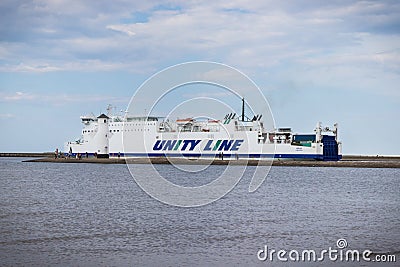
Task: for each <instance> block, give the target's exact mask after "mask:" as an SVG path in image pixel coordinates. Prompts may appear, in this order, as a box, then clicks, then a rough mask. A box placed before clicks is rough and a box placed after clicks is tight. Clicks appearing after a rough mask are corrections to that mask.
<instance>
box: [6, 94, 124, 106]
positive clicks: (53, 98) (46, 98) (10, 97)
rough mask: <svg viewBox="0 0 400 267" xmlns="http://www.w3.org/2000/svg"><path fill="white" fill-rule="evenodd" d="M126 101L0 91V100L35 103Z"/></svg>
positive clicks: (105, 97)
mask: <svg viewBox="0 0 400 267" xmlns="http://www.w3.org/2000/svg"><path fill="white" fill-rule="evenodd" d="M104 101H109V102H110V103H127V102H128V101H129V97H116V96H106V95H83V94H82V95H76V94H75V95H73V94H65V93H63V94H53V95H49V94H34V93H26V92H15V93H3V92H0V102H13V103H15V102H30V103H36V104H43V103H47V104H51V105H56V106H60V105H65V104H70V103H87V102H104Z"/></svg>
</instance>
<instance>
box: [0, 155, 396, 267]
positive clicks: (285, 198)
mask: <svg viewBox="0 0 400 267" xmlns="http://www.w3.org/2000/svg"><path fill="white" fill-rule="evenodd" d="M22 160H24V159H22V158H0V188H1V189H0V265H1V266H210V265H212V266H232V265H233V266H253V265H256V266H271V265H287V264H288V262H289V264H290V265H302V266H309V265H313V266H314V265H315V266H321V265H333V266H376V265H377V263H376V262H365V261H362V260H360V261H359V262H354V261H353V262H345V261H344V260H342V261H340V259H337V260H336V261H332V260H330V259H329V258H328V256H327V255H325V258H324V259H323V261H322V262H307V261H300V260H299V261H293V260H290V259H288V254H286V259H287V261H288V262H284V261H282V260H279V259H278V258H277V255H276V254H275V255H272V256H273V257H274V258H273V259H272V260H271V258H268V259H266V260H265V261H261V260H260V259H259V256H264V252H263V251H264V250H265V248H266V247H267V248H268V250H269V252H270V251H271V250H276V251H279V250H285V251H286V252H287V253H289V252H290V251H293V250H297V251H300V253H301V252H302V251H303V250H315V251H317V253H318V255H319V253H320V252H321V251H322V250H324V249H325V250H328V249H329V248H330V247H331V248H332V249H338V247H337V241H338V240H339V239H345V241H346V242H347V248H346V249H352V250H353V249H354V250H359V251H360V253H361V252H363V251H364V250H371V251H372V254H371V258H373V257H374V256H375V255H378V254H380V253H387V254H393V255H395V257H396V260H397V263H390V264H389V265H392V266H396V264H398V262H399V261H400V254H399V251H400V211H399V206H400V205H399V204H400V170H399V169H369V168H319V167H272V168H271V171H270V172H269V174H268V176H267V179H266V180H265V181H264V183H263V184H262V185H261V186H260V188H259V189H258V190H257V191H256V192H254V193H249V192H248V186H249V183H250V180H251V168H255V167H249V172H248V173H247V172H246V173H245V174H244V176H243V178H242V179H241V181H240V182H239V183H238V185H237V186H236V187H235V188H234V189H233V190H232V191H231V192H230V193H228V194H227V195H226V196H224V197H223V198H221V199H220V200H218V201H216V202H214V203H211V204H209V205H206V206H202V207H196V208H180V207H173V206H169V205H166V204H163V203H161V202H159V201H157V200H155V199H153V198H152V197H150V196H148V195H147V194H146V193H145V192H144V191H143V190H142V189H141V188H140V187H139V186H138V185H137V184H136V183H135V181H134V180H133V178H132V177H131V175H130V173H129V170H128V168H127V166H126V165H123V164H119V165H117V164H116V165H112V164H86V163H79V164H74V163H27V162H22ZM133 167H134V168H143V165H140V164H138V165H135V166H133ZM225 167H226V166H209V167H208V168H207V169H206V170H204V171H202V172H200V173H186V174H185V172H183V171H181V170H179V169H177V168H175V167H174V166H172V165H157V166H156V168H157V170H158V171H159V172H160V173H162V174H163V175H164V176H166V177H168V179H169V180H170V181H171V182H174V183H176V184H181V185H184V186H191V185H192V186H196V185H199V184H204V183H207V182H210V181H212V180H213V179H214V176H215V175H216V174H218V173H221V172H222V171H223V170H224V168H225ZM233 168H234V167H233ZM260 250H261V252H260ZM343 251H344V250H343ZM293 255H295V254H293V253H292V256H293ZM269 256H270V255H269ZM380 265H382V266H386V265H387V263H386V264H383V263H380Z"/></svg>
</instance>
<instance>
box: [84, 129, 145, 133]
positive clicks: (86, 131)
mask: <svg viewBox="0 0 400 267" xmlns="http://www.w3.org/2000/svg"><path fill="white" fill-rule="evenodd" d="M144 130H145V131H146V130H147V131H150V129H144ZM133 131H135V132H136V131H138V132H139V131H143V129H135V130H129V129H126V130H125V132H133ZM90 132H93V130H83V133H90ZM112 132H114V133H115V132H117V133H119V130H110V133H112ZM121 132H122V130H121Z"/></svg>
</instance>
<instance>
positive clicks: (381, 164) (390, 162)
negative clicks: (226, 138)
mask: <svg viewBox="0 0 400 267" xmlns="http://www.w3.org/2000/svg"><path fill="white" fill-rule="evenodd" d="M25 162H54V163H97V164H126V163H128V164H149V163H151V164H172V163H173V164H186V165H188V164H192V165H209V164H211V165H228V164H230V165H248V166H257V165H270V164H271V162H270V161H266V160H257V159H250V160H245V159H239V160H221V159H198V158H128V159H125V158H109V159H100V158H93V157H89V158H82V159H76V158H58V159H55V158H53V157H48V156H46V157H41V158H37V159H29V160H25ZM272 166H298V167H302V166H303V167H352V168H400V157H371V156H343V159H342V160H340V161H313V160H279V159H274V160H273V162H272Z"/></svg>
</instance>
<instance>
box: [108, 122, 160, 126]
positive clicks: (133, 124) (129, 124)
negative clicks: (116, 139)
mask: <svg viewBox="0 0 400 267" xmlns="http://www.w3.org/2000/svg"><path fill="white" fill-rule="evenodd" d="M123 124H124V123H123V122H121V123H118V124H109V125H108V126H121V125H123ZM142 125H144V123H126V124H125V126H142ZM147 125H156V123H155V122H154V123H147Z"/></svg>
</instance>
